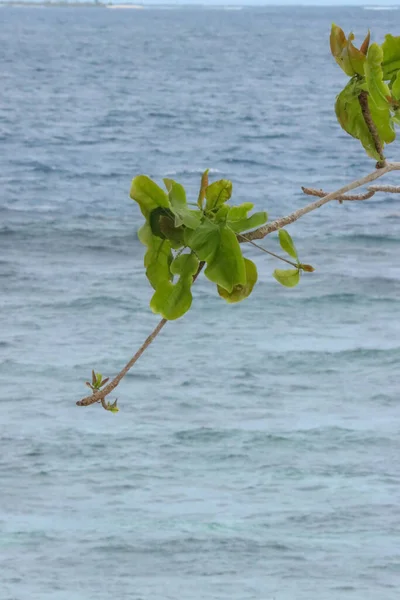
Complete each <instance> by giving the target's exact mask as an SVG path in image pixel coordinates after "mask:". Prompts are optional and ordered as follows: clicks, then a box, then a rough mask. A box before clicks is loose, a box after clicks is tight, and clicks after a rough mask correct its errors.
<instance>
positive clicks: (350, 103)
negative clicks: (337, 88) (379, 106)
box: [335, 78, 384, 160]
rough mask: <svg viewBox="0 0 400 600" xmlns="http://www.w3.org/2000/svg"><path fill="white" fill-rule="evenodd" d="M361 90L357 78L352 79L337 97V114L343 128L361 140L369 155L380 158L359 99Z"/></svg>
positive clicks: (376, 158)
mask: <svg viewBox="0 0 400 600" xmlns="http://www.w3.org/2000/svg"><path fill="white" fill-rule="evenodd" d="M360 91H361V88H360V86H359V83H358V81H357V79H356V78H353V79H351V80H350V81H349V83H348V84H347V85H346V87H345V88H344V89H343V90H342V91H341V92H340V94H339V95H338V97H337V98H336V104H335V112H336V116H337V119H338V121H339V123H340V125H341V126H342V128H343V129H344V130H345V131H346V132H347V133H348V134H350V135H351V136H352V137H355V138H357V139H358V140H360V142H361V143H362V145H363V146H364V149H365V150H366V152H367V154H368V156H370V157H371V158H374V159H375V160H380V156H379V153H378V152H377V150H376V148H375V144H374V140H373V138H372V135H371V133H370V132H369V129H368V127H367V125H366V123H365V121H364V117H363V115H362V112H361V106H360V103H359V100H358V96H359V94H360ZM382 112H384V111H382Z"/></svg>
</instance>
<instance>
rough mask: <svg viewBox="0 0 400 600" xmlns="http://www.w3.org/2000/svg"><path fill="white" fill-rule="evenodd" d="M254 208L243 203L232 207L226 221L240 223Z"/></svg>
mask: <svg viewBox="0 0 400 600" xmlns="http://www.w3.org/2000/svg"><path fill="white" fill-rule="evenodd" d="M253 208H254V204H252V202H243V204H239V206H232V207H231V208H230V209H229V213H228V220H229V221H241V220H242V219H246V218H247V213H248V212H250V211H251V210H252V209H253Z"/></svg>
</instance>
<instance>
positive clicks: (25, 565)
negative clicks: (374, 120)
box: [0, 8, 400, 600]
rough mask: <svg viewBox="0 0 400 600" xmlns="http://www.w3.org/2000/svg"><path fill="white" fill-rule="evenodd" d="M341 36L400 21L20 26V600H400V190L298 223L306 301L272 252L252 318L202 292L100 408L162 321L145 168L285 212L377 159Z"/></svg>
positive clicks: (14, 64) (1, 238)
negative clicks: (153, 285)
mask: <svg viewBox="0 0 400 600" xmlns="http://www.w3.org/2000/svg"><path fill="white" fill-rule="evenodd" d="M332 21H335V22H338V23H339V24H341V25H342V26H343V27H344V28H345V29H346V30H350V29H351V28H354V30H355V32H356V34H357V36H358V38H360V39H361V36H363V35H365V33H366V31H367V29H368V27H371V29H372V32H373V35H374V38H375V39H382V37H383V34H384V33H386V32H387V31H391V32H392V33H394V34H396V33H397V34H399V33H400V11H393V12H389V11H388V12H379V11H376V12H375V11H364V10H362V9H344V8H337V9H334V8H324V9H315V8H314V9H311V8H288V9H277V8H269V9H259V10H255V9H244V10H241V11H226V10H211V9H210V10H195V9H191V10H189V9H181V10H143V11H111V10H105V9H98V10H94V9H92V10H90V9H33V8H32V9H29V8H20V9H11V8H2V9H0V58H1V62H0V64H1V72H0V79H1V84H0V190H1V191H0V285H1V288H0V303H1V311H0V390H1V394H0V396H1V412H0V423H1V429H0V567H1V577H0V599H1V600H46V599H51V600H92V599H94V598H95V599H96V600H106V599H107V600H108V599H109V598H110V597H113V598H115V599H118V600H122V599H134V600H169V599H171V600H177V599H179V600H203V599H207V600H208V599H209V600H211V599H213V600H272V599H274V600H292V599H296V600H336V599H338V598H340V599H342V598H343V599H347V598H348V599H352V600H377V599H379V600H380V599H385V600H395V599H396V600H397V598H398V597H399V596H398V594H399V591H398V589H399V585H400V467H399V456H400V438H399V435H400V404H399V361H400V339H399V336H400V323H399V318H398V308H399V304H398V300H399V293H400V263H399V260H398V256H399V253H400V238H399V230H400V208H399V205H398V199H397V198H396V197H386V196H385V195H380V196H379V197H378V196H376V197H375V198H374V199H372V200H369V201H368V202H365V203H362V204H358V203H352V204H350V203H349V204H345V205H338V204H337V203H332V205H330V206H327V207H324V208H322V209H320V210H319V211H317V212H314V213H312V214H310V215H308V216H306V217H305V218H304V219H303V220H301V221H299V222H298V223H296V224H295V225H293V226H292V227H290V229H289V230H290V232H291V233H292V235H293V236H294V238H295V241H296V243H297V246H298V249H299V253H300V257H301V259H302V260H303V261H304V262H309V263H312V264H313V265H314V266H315V268H316V271H315V273H314V274H312V275H308V276H306V277H303V279H302V281H301V284H300V285H299V286H298V288H296V289H293V290H287V289H283V288H281V287H280V286H279V285H278V284H277V283H276V282H275V280H274V279H273V278H272V275H271V274H272V271H273V269H274V268H276V267H280V265H278V264H277V263H276V262H275V261H274V260H273V259H271V258H270V257H268V256H267V255H265V254H262V253H260V252H258V251H256V250H255V249H254V248H246V254H247V255H248V256H251V257H252V258H254V259H255V260H256V262H257V265H258V269H259V277H260V280H259V283H258V285H257V287H256V288H255V291H254V293H253V295H252V296H251V298H250V299H249V300H247V301H246V302H244V303H242V304H239V305H233V306H232V305H231V306H228V305H226V304H225V303H224V302H223V301H222V300H221V299H219V298H218V296H217V295H216V294H215V292H214V289H213V286H212V285H211V284H210V283H209V282H207V280H205V279H200V280H199V281H198V282H197V283H196V285H195V287H194V289H195V292H194V296H195V300H194V304H193V307H192V310H191V311H190V313H189V314H188V315H187V316H185V317H184V318H183V319H181V320H180V321H177V322H174V323H171V324H168V325H167V326H166V328H165V329H164V330H163V332H162V334H161V335H160V336H159V338H158V339H157V340H156V342H155V343H154V345H153V346H152V347H151V348H150V349H149V350H148V351H147V352H146V353H145V354H144V356H143V357H142V358H141V359H140V361H139V362H138V363H137V365H136V366H135V367H134V369H133V370H132V372H131V373H130V374H129V376H128V377H127V378H126V379H125V380H124V381H123V383H122V384H121V385H120V387H119V388H118V393H117V396H118V397H119V403H120V407H121V412H120V413H119V414H118V415H116V416H114V415H112V414H110V413H107V412H105V411H104V410H102V409H101V408H100V407H99V406H94V407H90V408H87V409H84V408H78V407H76V406H75V402H76V400H78V399H79V398H80V397H82V396H84V395H86V391H85V390H87V388H85V386H84V381H85V380H86V379H87V378H88V377H89V375H90V371H91V369H92V368H96V370H99V371H101V372H102V373H104V374H106V375H113V374H115V373H116V372H117V371H118V370H119V369H120V368H121V367H122V366H123V364H125V362H126V361H127V360H128V358H129V357H130V356H131V355H132V354H133V352H134V351H135V350H136V349H137V347H138V346H139V345H140V343H141V342H142V341H143V339H144V338H145V337H146V336H147V335H148V333H150V331H151V330H152V328H153V327H154V326H155V324H156V323H157V322H158V317H157V316H155V315H153V314H152V313H151V311H150V309H149V307H148V302H149V299H150V296H151V289H150V287H149V286H148V284H147V282H146V280H145V278H144V275H143V268H142V260H143V247H142V246H141V244H140V243H139V242H138V240H137V237H136V231H137V229H138V226H139V223H140V221H141V219H140V214H139V211H138V209H137V207H136V205H135V204H134V203H133V202H132V201H131V200H130V199H129V187H130V181H131V179H132V177H133V176H135V175H136V174H139V173H146V174H148V175H150V176H152V177H155V178H156V179H157V180H161V178H162V177H165V176H170V177H174V178H175V179H177V180H178V181H180V182H181V183H183V184H184V185H185V186H186V187H187V189H188V192H189V193H190V194H192V195H193V197H195V194H197V189H198V184H199V177H200V173H201V172H202V171H203V170H204V169H205V168H207V167H211V169H212V176H213V177H215V178H221V177H228V178H231V179H232V180H233V183H234V200H236V201H238V202H239V201H243V200H251V201H253V202H254V203H255V204H256V206H257V208H260V209H261V208H265V209H267V210H268V211H269V214H270V218H271V219H272V218H275V217H278V216H281V215H284V214H287V213H288V212H290V211H292V210H294V209H295V208H298V207H300V206H303V205H304V203H305V202H308V199H307V198H306V197H304V196H303V195H302V193H301V190H300V186H301V185H310V186H316V187H323V188H324V189H327V190H332V189H335V188H336V187H338V185H339V184H342V183H345V182H347V181H349V180H351V179H354V178H356V177H357V176H361V175H362V174H365V173H367V172H368V171H369V170H371V169H372V168H373V161H371V160H370V159H368V158H367V157H365V156H364V155H363V151H362V150H361V147H359V145H358V142H357V141H355V140H352V139H350V138H347V137H346V135H345V134H344V133H343V132H342V131H341V130H340V128H339V126H338V124H337V123H336V120H335V115H334V111H333V104H334V99H335V95H336V94H337V93H338V92H339V90H340V89H341V86H343V85H344V83H345V80H346V78H345V76H344V74H343V73H342V72H341V71H340V70H339V68H338V67H337V66H336V65H335V63H334V61H333V59H332V58H331V56H330V53H329V43H328V36H329V28H330V24H331V22H332ZM388 154H389V156H391V157H392V158H396V157H397V158H399V147H398V145H397V147H396V143H395V144H393V147H391V148H390V149H389V152H388ZM396 181H398V179H396V175H393V176H392V177H389V178H388V179H387V182H389V183H390V182H396ZM263 243H264V244H265V247H266V248H269V249H271V250H277V248H278V245H277V239H276V236H275V235H274V236H269V237H268V238H267V239H266V240H264V242H263Z"/></svg>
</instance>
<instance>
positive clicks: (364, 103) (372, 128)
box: [358, 91, 386, 169]
mask: <svg viewBox="0 0 400 600" xmlns="http://www.w3.org/2000/svg"><path fill="white" fill-rule="evenodd" d="M358 101H359V103H360V107H361V112H362V116H363V117H364V121H365V124H366V125H367V127H368V130H369V132H370V134H371V137H372V140H373V142H374V146H375V150H376V151H377V153H378V154H379V158H380V161H379V162H378V163H377V165H376V167H377V169H382V168H383V167H385V166H386V159H385V156H384V154H383V146H382V142H381V139H380V137H379V133H378V130H377V128H376V125H375V123H374V120H373V118H372V115H371V111H370V110H369V105H368V92H366V91H362V92H361V93H360V94H359V96H358Z"/></svg>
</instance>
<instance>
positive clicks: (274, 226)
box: [245, 162, 400, 241]
mask: <svg viewBox="0 0 400 600" xmlns="http://www.w3.org/2000/svg"><path fill="white" fill-rule="evenodd" d="M391 171H400V163H398V162H394V163H387V164H386V165H385V166H384V167H382V168H381V169H376V170H375V171H372V173H369V174H368V175H365V177H361V179H356V180H355V181H352V182H351V183H348V184H347V185H344V186H343V187H341V188H339V189H338V190H336V191H335V192H331V193H330V194H327V195H326V196H324V197H323V198H320V199H319V200H316V201H315V202H311V204H307V206H304V207H303V208H299V209H298V210H295V211H294V212H292V213H291V214H290V215H287V216H286V217H280V218H279V219H276V220H275V221H271V223H267V224H266V225H263V226H262V227H259V229H256V230H255V231H251V232H250V233H246V238H247V240H261V239H262V238H264V237H265V236H267V235H269V234H270V233H272V232H274V231H278V229H282V227H286V226H287V225H290V224H291V223H294V222H295V221H297V220H298V219H300V217H303V216H304V215H306V214H307V213H309V212H312V211H313V210H316V209H317V208H320V207H321V206H324V204H327V203H328V202H330V201H331V200H337V199H338V197H340V196H342V195H343V194H345V193H346V192H350V191H351V190H355V189H356V188H359V187H361V186H362V185H365V184H366V183H369V182H370V181H375V179H379V177H382V176H383V175H386V173H390V172H391ZM245 241H246V240H245Z"/></svg>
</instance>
